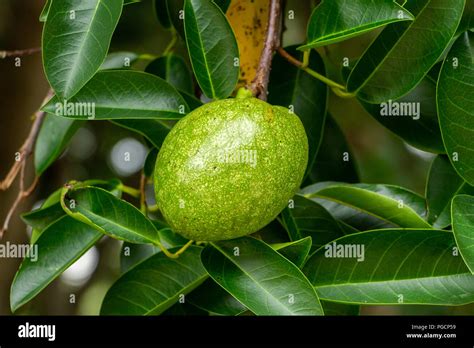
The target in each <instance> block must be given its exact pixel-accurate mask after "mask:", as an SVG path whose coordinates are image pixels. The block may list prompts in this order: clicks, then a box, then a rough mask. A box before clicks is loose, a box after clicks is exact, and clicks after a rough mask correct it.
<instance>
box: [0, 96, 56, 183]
mask: <svg viewBox="0 0 474 348" xmlns="http://www.w3.org/2000/svg"><path fill="white" fill-rule="evenodd" d="M52 95H53V92H52V91H51V90H50V91H49V92H48V94H47V95H46V97H45V98H44V100H43V102H42V104H41V105H43V104H44V103H45V102H46V101H48V100H49V99H50V98H51V97H52ZM44 117H45V113H44V112H43V111H41V110H38V111H36V113H35V114H34V116H33V118H34V122H33V125H32V126H31V129H30V133H29V134H28V136H27V137H26V140H25V142H24V143H23V145H22V146H21V148H20V150H19V151H18V152H19V154H20V155H19V156H20V159H19V160H18V161H16V162H15V163H14V164H13V166H12V168H11V169H10V171H9V172H8V174H7V176H6V177H5V179H3V180H2V181H0V191H5V190H7V189H8V188H9V187H10V186H11V185H12V183H13V181H15V178H16V177H17V175H18V172H19V171H20V169H21V165H22V162H24V161H26V159H27V158H28V156H29V155H31V152H32V151H33V145H34V143H35V141H36V138H37V136H38V132H39V130H40V128H41V124H42V123H43V119H44Z"/></svg>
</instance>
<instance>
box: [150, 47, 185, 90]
mask: <svg viewBox="0 0 474 348" xmlns="http://www.w3.org/2000/svg"><path fill="white" fill-rule="evenodd" d="M145 71H146V72H147V73H150V74H153V75H156V76H158V77H161V78H162V79H163V80H165V81H166V82H168V83H169V84H170V85H171V86H173V87H174V88H176V89H177V90H178V91H184V92H187V93H190V94H191V93H193V78H192V76H191V72H190V71H189V68H188V66H187V65H186V62H185V61H184V59H183V58H181V57H180V56H178V55H176V54H173V53H170V54H168V55H166V56H164V57H160V58H157V59H155V60H154V61H152V62H150V64H148V65H147V67H146V69H145Z"/></svg>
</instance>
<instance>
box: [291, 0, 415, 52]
mask: <svg viewBox="0 0 474 348" xmlns="http://www.w3.org/2000/svg"><path fill="white" fill-rule="evenodd" d="M413 19H414V17H413V15H412V14H411V13H410V12H408V11H407V10H406V9H404V8H403V7H402V6H400V5H398V4H397V3H396V2H394V1H393V0H369V1H367V0H323V2H322V3H321V4H320V5H319V6H317V7H316V8H315V9H314V10H313V13H312V14H311V18H310V20H309V24H308V33H307V36H308V38H307V40H308V43H307V44H306V45H304V46H302V47H300V48H299V49H301V50H306V49H310V48H316V47H320V46H325V45H329V44H333V43H336V42H340V41H343V40H346V39H349V38H351V37H354V36H357V35H360V34H363V33H365V32H367V31H370V30H374V29H376V28H379V27H381V26H384V25H387V24H390V23H394V22H400V21H412V20H413Z"/></svg>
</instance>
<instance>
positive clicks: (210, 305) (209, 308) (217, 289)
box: [187, 278, 248, 316]
mask: <svg viewBox="0 0 474 348" xmlns="http://www.w3.org/2000/svg"><path fill="white" fill-rule="evenodd" d="M187 300H188V301H189V302H190V303H192V304H193V305H195V306H196V307H198V308H201V309H202V310H204V311H206V312H210V313H212V314H214V315H228V316H231V315H232V316H235V315H239V314H242V313H244V312H245V311H247V310H248V309H247V307H245V306H244V305H243V304H241V303H240V302H239V301H237V300H236V299H235V298H234V297H233V296H232V295H231V294H229V293H228V292H227V291H225V290H224V289H223V288H222V287H221V286H220V285H218V284H217V283H216V282H215V281H213V280H212V279H210V278H209V279H207V280H206V281H205V282H204V283H203V284H202V285H201V286H199V288H197V289H196V290H194V291H193V292H192V293H191V294H189V296H188V298H187Z"/></svg>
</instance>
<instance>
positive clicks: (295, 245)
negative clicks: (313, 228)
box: [270, 237, 312, 268]
mask: <svg viewBox="0 0 474 348" xmlns="http://www.w3.org/2000/svg"><path fill="white" fill-rule="evenodd" d="M311 245H312V240H311V237H305V238H302V239H299V240H295V241H294V242H287V243H278V244H272V245H270V246H271V247H272V248H273V249H275V250H276V251H278V253H280V254H281V255H283V256H284V257H286V258H287V259H288V260H290V261H291V262H292V263H294V264H295V266H296V267H298V268H301V266H303V264H304V262H305V261H306V258H307V257H308V255H309V252H310V250H311Z"/></svg>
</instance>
